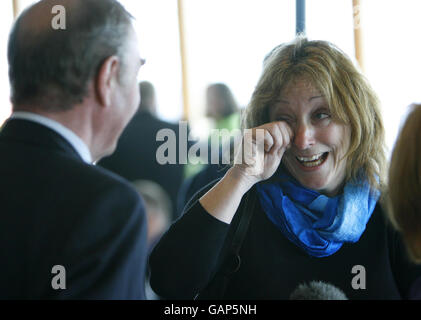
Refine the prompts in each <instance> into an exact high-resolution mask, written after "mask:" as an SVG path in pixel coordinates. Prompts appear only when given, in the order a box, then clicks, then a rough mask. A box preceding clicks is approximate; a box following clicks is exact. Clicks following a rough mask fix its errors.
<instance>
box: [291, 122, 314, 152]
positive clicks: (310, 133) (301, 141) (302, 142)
mask: <svg viewBox="0 0 421 320" xmlns="http://www.w3.org/2000/svg"><path fill="white" fill-rule="evenodd" d="M294 131H295V132H294V145H295V146H296V148H297V149H299V150H306V149H308V148H310V147H312V146H313V145H314V144H315V139H314V128H313V127H312V126H311V125H309V124H298V125H297V127H296V128H295V130H294Z"/></svg>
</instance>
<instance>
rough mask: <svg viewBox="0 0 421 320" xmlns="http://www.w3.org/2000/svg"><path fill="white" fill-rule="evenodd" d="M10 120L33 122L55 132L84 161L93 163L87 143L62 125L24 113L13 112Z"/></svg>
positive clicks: (36, 115)
mask: <svg viewBox="0 0 421 320" xmlns="http://www.w3.org/2000/svg"><path fill="white" fill-rule="evenodd" d="M10 119H21V120H28V121H33V122H36V123H38V124H40V125H43V126H45V127H47V128H49V129H51V130H53V131H54V132H56V133H58V134H59V135H60V136H62V137H63V138H64V139H65V140H66V141H67V142H69V143H70V145H71V146H72V147H73V148H74V149H75V150H76V152H77V153H78V154H79V155H80V156H81V158H82V159H83V161H85V162H87V163H92V156H91V152H90V151H89V148H88V146H87V145H86V144H85V142H83V140H82V139H81V138H79V137H78V136H77V135H76V134H75V133H74V132H73V131H72V130H70V129H68V128H66V127H65V126H63V125H62V124H61V123H59V122H57V121H55V120H52V119H50V118H47V117H44V116H41V115H39V114H36V113H32V112H24V111H16V112H13V113H12V115H11V116H10Z"/></svg>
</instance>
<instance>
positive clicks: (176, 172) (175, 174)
mask: <svg viewBox="0 0 421 320" xmlns="http://www.w3.org/2000/svg"><path fill="white" fill-rule="evenodd" d="M161 129H170V130H173V131H174V132H175V134H176V139H177V142H178V141H179V127H178V125H177V124H172V123H169V122H166V121H162V120H159V119H157V118H156V117H154V116H153V115H152V114H150V113H148V112H139V113H137V114H136V115H135V116H134V117H133V119H132V120H131V121H130V123H129V124H128V125H127V127H126V129H125V130H124V131H123V134H122V135H121V137H120V140H119V141H118V145H117V149H116V151H115V152H114V153H113V154H112V155H111V156H109V157H106V158H104V159H102V160H101V161H100V162H98V165H100V166H103V167H104V168H107V169H108V170H110V171H112V172H115V173H117V174H118V175H120V176H122V177H124V178H126V179H127V180H129V181H132V182H133V181H135V180H139V179H145V180H151V181H154V182H156V183H157V184H159V185H160V186H161V187H162V188H163V189H164V190H165V191H166V192H167V193H168V195H169V197H170V198H171V203H172V207H173V218H175V217H176V216H175V213H176V206H177V205H176V204H177V194H178V190H179V189H180V187H181V184H182V182H183V173H184V166H183V164H180V163H179V161H178V159H179V157H178V144H177V158H176V159H177V164H165V165H161V164H159V163H158V162H157V160H156V151H157V149H158V148H159V146H160V145H162V144H163V143H164V142H162V141H156V134H157V132H158V131H159V130H161Z"/></svg>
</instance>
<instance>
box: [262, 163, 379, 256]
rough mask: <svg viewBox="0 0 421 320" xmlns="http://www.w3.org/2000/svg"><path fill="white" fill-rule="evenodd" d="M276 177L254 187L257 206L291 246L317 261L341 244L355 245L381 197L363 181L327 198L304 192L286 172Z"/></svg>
mask: <svg viewBox="0 0 421 320" xmlns="http://www.w3.org/2000/svg"><path fill="white" fill-rule="evenodd" d="M276 174H277V176H278V177H279V178H280V179H279V181H277V182H276V183H259V184H257V194H258V197H259V200H260V204H261V205H262V208H263V210H264V211H265V213H266V215H267V216H268V217H269V219H270V220H271V221H272V222H273V223H274V224H275V225H276V226H277V227H278V228H279V229H280V230H281V232H282V233H283V234H284V235H285V236H286V237H287V238H288V239H289V240H290V241H291V242H293V243H295V244H296V245H297V246H299V247H300V248H302V249H303V250H304V251H305V252H307V253H308V254H309V255H311V256H314V257H317V258H320V257H326V256H330V255H332V254H334V253H335V252H336V251H338V250H339V249H340V248H341V247H342V244H343V243H344V242H357V241H358V240H359V239H360V237H361V235H362V234H363V232H364V230H365V227H366V224H367V222H368V220H369V219H370V217H371V214H372V213H373V211H374V208H375V206H376V203H377V200H378V199H379V196H380V192H379V191H378V190H374V189H372V188H371V187H370V185H369V184H368V182H367V181H366V179H361V180H360V181H359V182H358V183H355V182H348V183H347V184H346V185H345V187H344V190H343V193H342V194H340V195H338V196H336V197H332V198H330V197H327V196H325V195H322V194H320V193H318V192H316V191H314V190H310V189H307V188H304V187H303V186H301V185H300V184H299V183H298V182H297V181H296V180H295V179H294V178H292V177H291V176H290V175H289V174H287V173H286V172H285V171H282V170H279V171H278V172H277V173H276Z"/></svg>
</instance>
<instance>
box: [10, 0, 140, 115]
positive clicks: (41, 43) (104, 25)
mask: <svg viewBox="0 0 421 320" xmlns="http://www.w3.org/2000/svg"><path fill="white" fill-rule="evenodd" d="M56 2H60V3H62V4H63V6H64V7H65V8H66V29H65V30H54V29H53V28H51V27H49V26H44V27H41V28H32V27H28V26H27V24H28V22H27V20H30V19H29V18H28V16H31V14H32V10H43V11H44V10H45V15H46V17H49V16H51V7H49V5H48V4H47V3H48V2H45V1H44V2H43V1H41V2H38V3H36V4H34V5H33V6H31V7H30V8H28V9H27V10H25V11H24V12H23V13H22V14H21V15H20V16H19V18H18V19H17V20H16V22H15V24H14V26H13V28H12V30H11V33H10V36H9V43H8V61H9V79H10V85H11V101H12V103H13V105H14V107H15V109H16V106H20V105H25V104H35V105H37V106H38V107H40V108H43V110H46V111H64V110H68V109H71V108H72V107H73V106H74V105H75V104H77V103H80V102H82V101H83V99H84V98H85V97H86V95H87V88H88V83H89V81H90V80H92V79H93V78H94V77H95V76H96V75H97V72H98V70H99V68H100V67H101V65H102V63H103V62H104V61H105V60H106V59H107V58H108V57H110V56H113V55H117V56H118V57H119V58H120V60H121V61H123V65H124V61H125V60H124V59H123V52H124V48H125V44H126V43H127V38H128V33H129V28H130V27H131V22H132V21H131V20H132V16H131V15H130V14H129V13H128V12H127V11H126V10H125V9H124V8H123V6H122V5H121V4H120V3H119V2H117V1H115V0H83V1H74V0H61V1H56ZM36 6H38V7H37V8H35V9H34V7H36ZM39 7H41V9H39ZM43 7H46V8H45V9H44V8H43ZM42 15H43V16H44V13H42ZM41 25H42V22H41ZM123 67H124V66H123ZM120 73H121V70H120Z"/></svg>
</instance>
